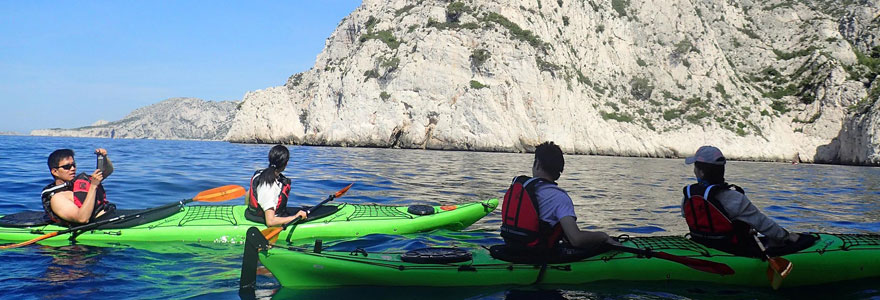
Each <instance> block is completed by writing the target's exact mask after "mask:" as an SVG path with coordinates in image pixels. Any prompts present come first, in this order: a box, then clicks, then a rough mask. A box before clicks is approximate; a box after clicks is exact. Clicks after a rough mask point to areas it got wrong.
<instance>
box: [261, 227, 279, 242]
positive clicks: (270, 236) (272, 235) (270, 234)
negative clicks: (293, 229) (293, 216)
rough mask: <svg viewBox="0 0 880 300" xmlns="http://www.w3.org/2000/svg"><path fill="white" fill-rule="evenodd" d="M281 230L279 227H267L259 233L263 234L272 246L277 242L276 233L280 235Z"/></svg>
mask: <svg viewBox="0 0 880 300" xmlns="http://www.w3.org/2000/svg"><path fill="white" fill-rule="evenodd" d="M281 230H283V228H281V227H269V228H266V229H263V230H262V231H260V233H262V234H263V237H265V238H266V240H268V241H269V243H270V244H274V243H275V242H276V241H278V233H281Z"/></svg>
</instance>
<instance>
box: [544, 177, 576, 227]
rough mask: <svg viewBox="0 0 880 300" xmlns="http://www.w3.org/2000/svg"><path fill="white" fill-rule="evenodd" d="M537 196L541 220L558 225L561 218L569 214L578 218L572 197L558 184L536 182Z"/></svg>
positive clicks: (551, 224)
mask: <svg viewBox="0 0 880 300" xmlns="http://www.w3.org/2000/svg"><path fill="white" fill-rule="evenodd" d="M535 196H537V197H538V199H537V200H538V210H539V214H540V218H541V221H544V222H547V223H548V224H550V226H556V224H558V223H559V219H562V218H564V217H567V216H572V217H574V218H575V220H577V216H576V215H575V214H574V203H572V201H571V197H569V196H568V193H566V192H565V190H563V189H562V188H560V187H559V186H558V185H555V184H552V183H547V182H543V181H539V182H538V183H536V184H535Z"/></svg>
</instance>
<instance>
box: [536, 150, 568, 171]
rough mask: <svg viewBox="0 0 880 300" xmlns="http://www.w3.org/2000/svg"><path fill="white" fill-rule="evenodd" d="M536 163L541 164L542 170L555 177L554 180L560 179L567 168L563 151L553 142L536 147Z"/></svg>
mask: <svg viewBox="0 0 880 300" xmlns="http://www.w3.org/2000/svg"><path fill="white" fill-rule="evenodd" d="M535 162H540V163H541V169H542V170H544V171H546V172H547V174H549V175H550V176H553V180H557V179H559V174H561V173H562V169H563V168H565V159H564V158H562V149H559V146H557V145H556V144H554V143H553V142H544V143H542V144H540V145H538V147H535Z"/></svg>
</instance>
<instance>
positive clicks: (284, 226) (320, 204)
mask: <svg viewBox="0 0 880 300" xmlns="http://www.w3.org/2000/svg"><path fill="white" fill-rule="evenodd" d="M335 198H336V195H330V196H328V197H327V199H324V201H321V203H318V205H315V206H312V208H310V209H307V210H306V216H308V215H309V214H310V213H312V211H314V210H316V209H318V207H321V206H324V204H327V202H330V201H333V199H335ZM299 219H300V217H296V218H295V219H293V220H290V222H287V223H284V225H281V230H282V231H283V230H286V229H287V226H290V224H294V223H296V222H299Z"/></svg>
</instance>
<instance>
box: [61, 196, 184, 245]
mask: <svg viewBox="0 0 880 300" xmlns="http://www.w3.org/2000/svg"><path fill="white" fill-rule="evenodd" d="M190 202H193V199H186V200H180V201H178V202H174V203H168V204H165V205H162V206H158V207H153V208H150V209H147V210H144V211H142V212H139V213H137V214H133V215H119V216H116V217H112V218H109V219H107V220H101V221H97V222H92V223H89V224H85V225H82V226H77V227H71V228H68V229H65V230H62V231H60V232H58V234H59V235H61V234H66V233H70V232H73V234H71V235H70V238H68V240H70V241H71V242H76V237H78V236H79V235H80V234H83V233H85V232H86V231H89V230H92V229H95V228H97V227H98V226H101V225H107V224H111V223H116V222H120V221H125V220H126V219H129V218H140V217H141V216H143V215H145V214H149V213H152V212H155V211H159V210H163V209H166V208H169V207H172V206H183V205H184V204H187V203H190Z"/></svg>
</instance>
